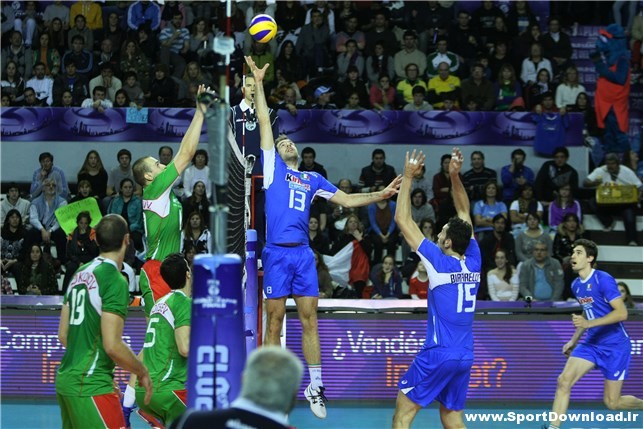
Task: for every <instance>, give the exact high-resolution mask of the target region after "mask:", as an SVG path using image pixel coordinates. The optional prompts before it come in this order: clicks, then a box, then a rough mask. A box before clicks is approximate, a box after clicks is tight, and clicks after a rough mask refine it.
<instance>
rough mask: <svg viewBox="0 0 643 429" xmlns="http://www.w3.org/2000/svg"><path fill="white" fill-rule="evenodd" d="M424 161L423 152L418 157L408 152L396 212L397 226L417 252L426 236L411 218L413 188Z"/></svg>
mask: <svg viewBox="0 0 643 429" xmlns="http://www.w3.org/2000/svg"><path fill="white" fill-rule="evenodd" d="M424 159H425V156H424V154H423V153H422V151H420V152H419V153H418V154H417V155H416V154H415V151H413V153H412V154H411V156H410V157H409V153H408V152H406V161H405V162H404V173H403V174H402V185H401V186H400V198H398V199H397V207H396V210H395V222H397V226H399V228H400V231H401V232H402V235H403V236H404V239H405V240H406V242H407V243H408V244H409V246H410V247H411V249H413V250H417V248H418V247H419V246H420V243H422V240H424V235H423V234H422V231H421V230H420V227H418V225H417V224H416V223H415V222H414V221H413V218H412V217H411V186H412V184H413V177H414V176H415V175H416V174H419V173H420V171H421V170H422V166H423V165H424Z"/></svg>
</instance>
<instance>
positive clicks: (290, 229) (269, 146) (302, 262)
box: [246, 56, 401, 419]
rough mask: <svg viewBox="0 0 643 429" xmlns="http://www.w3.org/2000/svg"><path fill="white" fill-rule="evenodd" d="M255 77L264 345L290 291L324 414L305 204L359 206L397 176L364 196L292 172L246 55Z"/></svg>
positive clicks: (289, 153)
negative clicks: (262, 196)
mask: <svg viewBox="0 0 643 429" xmlns="http://www.w3.org/2000/svg"><path fill="white" fill-rule="evenodd" d="M246 62H247V63H248V66H249V67H250V71H251V72H252V74H253V76H254V77H255V83H256V89H255V105H256V108H257V119H258V121H259V131H260V135H261V161H262V163H263V176H264V179H263V180H264V182H263V186H264V189H265V190H266V221H267V222H266V223H267V225H268V231H267V234H266V246H265V248H264V249H263V253H262V262H263V266H264V280H263V288H264V292H265V294H266V297H267V300H266V302H267V304H266V307H267V316H268V323H267V325H268V326H267V332H266V344H271V345H280V344H281V342H280V338H279V336H280V333H281V326H282V324H283V319H284V315H285V312H286V298H287V297H288V295H290V294H292V295H293V297H294V299H295V302H296V304H297V311H298V313H299V320H300V321H301V324H302V344H303V350H304V357H305V358H306V362H307V363H308V371H309V374H310V380H311V382H310V385H309V386H308V387H307V388H306V390H305V395H306V399H308V401H309V402H310V408H311V410H312V411H313V413H314V414H315V415H316V416H317V417H319V418H321V419H323V418H326V404H325V402H326V397H325V396H324V387H323V383H322V370H321V354H320V348H319V334H318V332H317V300H318V297H319V287H318V284H317V272H316V269H315V256H314V254H313V251H312V249H311V248H310V246H309V244H308V242H309V239H308V220H309V218H310V204H311V202H312V200H313V198H314V197H315V196H319V197H321V198H325V199H327V200H330V201H332V202H333V203H335V204H338V205H340V206H343V207H359V206H365V205H368V204H370V203H373V202H376V201H380V200H383V199H386V198H390V197H392V196H394V195H395V194H397V190H398V188H399V184H400V181H401V177H400V176H398V177H397V178H395V180H393V181H392V182H391V183H390V184H389V185H388V186H387V187H386V189H383V190H381V191H379V192H371V193H367V194H346V193H344V192H343V191H341V190H338V189H337V187H335V185H333V184H332V183H330V182H328V180H326V179H325V178H324V177H323V176H321V175H319V174H317V173H315V172H310V171H306V172H302V171H298V170H297V166H298V153H297V147H296V146H295V143H293V142H292V141H291V140H290V139H289V138H288V137H286V136H279V137H278V138H277V140H276V141H275V140H273V134H272V128H271V124H270V116H269V114H268V105H267V104H266V96H265V93H264V88H263V78H264V75H265V73H266V70H267V68H268V67H269V64H266V65H264V66H263V68H261V69H259V68H258V67H257V66H256V65H255V62H254V61H253V60H252V58H251V57H249V56H248V57H246Z"/></svg>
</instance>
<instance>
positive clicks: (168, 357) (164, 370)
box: [143, 290, 192, 392]
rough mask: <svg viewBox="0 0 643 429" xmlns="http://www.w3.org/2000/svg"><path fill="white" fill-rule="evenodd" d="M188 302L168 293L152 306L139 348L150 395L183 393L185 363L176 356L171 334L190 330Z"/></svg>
mask: <svg viewBox="0 0 643 429" xmlns="http://www.w3.org/2000/svg"><path fill="white" fill-rule="evenodd" d="M191 312H192V298H188V297H187V296H186V295H185V294H184V293H183V292H182V291H178V290H175V291H172V292H171V293H168V294H167V295H165V296H164V297H162V298H161V299H159V300H158V301H156V304H154V307H152V311H151V312H150V321H149V323H148V325H147V332H146V333H145V344H144V345H143V363H144V364H145V366H146V367H147V369H148V371H149V372H150V378H151V379H152V384H153V386H154V391H155V392H159V391H164V390H181V389H185V383H186V381H187V365H188V360H187V358H184V357H183V356H181V355H180V354H179V349H178V347H177V345H176V340H175V337H174V330H175V329H177V328H180V327H181V326H190V314H191Z"/></svg>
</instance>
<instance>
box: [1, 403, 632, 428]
mask: <svg viewBox="0 0 643 429" xmlns="http://www.w3.org/2000/svg"><path fill="white" fill-rule="evenodd" d="M394 406H395V405H394V402H393V401H391V402H369V403H364V404H360V403H356V402H337V403H329V404H328V417H327V418H326V419H325V420H320V419H317V418H316V417H314V416H313V415H312V413H311V412H310V409H309V408H308V403H307V402H298V404H297V407H296V408H295V409H294V410H293V412H292V413H291V415H290V424H291V425H292V426H294V427H296V428H297V429H317V428H320V429H321V428H323V429H344V428H346V429H388V428H390V427H391V419H392V417H393V410H394ZM549 406H551V404H539V405H538V406H528V405H525V404H522V405H520V406H518V405H513V406H512V405H510V404H506V403H505V404H500V403H496V404H482V403H470V404H468V406H467V413H468V414H473V413H504V416H505V417H507V418H509V417H508V416H509V415H510V414H509V413H510V412H515V413H524V414H527V413H532V416H533V415H534V414H535V413H542V412H543V411H545V410H548V407H549ZM592 411H594V412H595V413H596V414H600V415H602V416H606V415H607V414H614V413H616V412H612V411H608V410H607V409H606V408H605V406H604V405H603V404H602V403H600V404H598V403H597V404H578V405H576V406H575V407H574V408H572V409H571V410H570V411H569V412H570V413H587V414H589V413H591V412H592ZM1 412H2V419H1V426H0V427H1V428H2V429H45V428H46V429H50V428H60V427H61V420H60V411H59V409H58V405H57V404H56V403H55V402H51V401H33V400H20V401H19V400H6V399H3V400H2V407H1ZM625 414H627V412H626V413H625ZM632 414H637V419H636V421H635V422H605V421H603V422H584V423H568V424H565V425H563V428H564V429H594V428H595V429H629V428H637V429H641V428H643V420H642V419H643V412H638V413H632ZM466 425H467V428H468V429H509V428H511V429H522V428H535V429H540V427H541V425H542V417H541V420H540V422H536V421H535V420H534V421H532V422H522V423H521V424H520V425H518V424H517V422H516V421H515V419H514V421H507V422H493V423H492V422H472V421H469V422H466ZM441 427H442V426H441V424H440V417H439V411H438V408H437V406H435V405H432V406H430V407H428V408H426V409H423V410H421V411H420V412H419V413H418V415H417V417H416V419H415V422H414V424H413V428H414V429H439V428H441ZM146 428H148V429H149V426H147V425H146V424H145V423H143V421H142V420H140V418H139V417H138V416H133V417H132V429H146ZM212 429H216V428H212Z"/></svg>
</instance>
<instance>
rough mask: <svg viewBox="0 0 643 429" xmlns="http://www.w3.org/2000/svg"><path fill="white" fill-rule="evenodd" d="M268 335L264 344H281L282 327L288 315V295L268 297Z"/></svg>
mask: <svg viewBox="0 0 643 429" xmlns="http://www.w3.org/2000/svg"><path fill="white" fill-rule="evenodd" d="M266 313H267V319H268V320H267V322H266V325H268V326H267V327H266V337H265V339H264V344H267V345H273V346H281V328H282V326H283V323H284V317H285V316H286V297H285V296H284V297H283V298H271V299H266Z"/></svg>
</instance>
